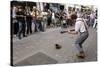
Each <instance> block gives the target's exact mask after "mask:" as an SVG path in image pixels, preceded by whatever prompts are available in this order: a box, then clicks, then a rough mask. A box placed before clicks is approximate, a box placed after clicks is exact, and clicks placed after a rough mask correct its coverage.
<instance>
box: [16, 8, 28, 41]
mask: <svg viewBox="0 0 100 67" xmlns="http://www.w3.org/2000/svg"><path fill="white" fill-rule="evenodd" d="M16 14H17V15H16V18H17V21H18V25H19V30H18V34H17V35H18V38H19V39H21V34H23V37H26V35H25V27H26V25H25V14H24V11H23V9H22V7H21V6H20V7H19V8H18V11H17V12H16Z"/></svg>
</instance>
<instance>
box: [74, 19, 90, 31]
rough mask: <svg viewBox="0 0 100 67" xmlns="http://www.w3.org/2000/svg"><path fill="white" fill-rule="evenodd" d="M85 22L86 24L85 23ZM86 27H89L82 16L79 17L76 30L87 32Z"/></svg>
mask: <svg viewBox="0 0 100 67" xmlns="http://www.w3.org/2000/svg"><path fill="white" fill-rule="evenodd" d="M84 24H85V25H84ZM86 27H87V28H88V26H87V24H86V22H84V20H83V19H82V18H77V20H76V23H75V31H77V32H85V31H86Z"/></svg>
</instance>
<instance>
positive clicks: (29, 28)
mask: <svg viewBox="0 0 100 67" xmlns="http://www.w3.org/2000/svg"><path fill="white" fill-rule="evenodd" d="M26 23H27V35H28V34H32V16H31V12H30V7H26Z"/></svg>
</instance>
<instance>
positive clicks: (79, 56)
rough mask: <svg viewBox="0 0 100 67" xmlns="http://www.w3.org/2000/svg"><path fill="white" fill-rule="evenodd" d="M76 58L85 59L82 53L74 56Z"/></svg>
mask: <svg viewBox="0 0 100 67" xmlns="http://www.w3.org/2000/svg"><path fill="white" fill-rule="evenodd" d="M76 56H77V57H78V58H80V59H84V58H85V54H84V53H79V54H77V55H76Z"/></svg>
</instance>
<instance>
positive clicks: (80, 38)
mask: <svg viewBox="0 0 100 67" xmlns="http://www.w3.org/2000/svg"><path fill="white" fill-rule="evenodd" d="M88 36H89V34H88V32H87V31H86V32H83V33H80V35H79V36H78V37H77V39H76V41H75V46H76V48H77V49H78V50H79V52H81V51H83V47H82V44H83V43H84V41H85V40H86V39H87V38H88Z"/></svg>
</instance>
